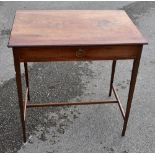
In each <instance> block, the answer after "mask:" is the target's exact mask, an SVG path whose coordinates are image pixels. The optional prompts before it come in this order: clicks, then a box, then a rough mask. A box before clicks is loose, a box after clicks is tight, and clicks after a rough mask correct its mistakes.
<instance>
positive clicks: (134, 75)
mask: <svg viewBox="0 0 155 155" xmlns="http://www.w3.org/2000/svg"><path fill="white" fill-rule="evenodd" d="M141 52H142V47H141V49H139V55H138V56H137V58H136V59H134V61H133V67H132V74H131V81H130V88H129V94H128V101H127V107H126V113H125V120H124V126H123V130H122V136H124V135H125V131H126V127H127V123H128V119H129V114H130V109H131V103H132V98H133V94H134V89H135V84H136V79H137V74H138V68H139V63H140V58H141Z"/></svg>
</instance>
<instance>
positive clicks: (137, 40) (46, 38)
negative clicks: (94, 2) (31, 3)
mask: <svg viewBox="0 0 155 155" xmlns="http://www.w3.org/2000/svg"><path fill="white" fill-rule="evenodd" d="M146 43H147V41H146V40H145V38H144V37H143V35H142V34H141V33H140V32H139V30H138V29H137V28H136V26H135V25H134V24H133V22H132V21H131V20H130V18H129V17H128V15H127V14H126V13H125V11H123V10H19V11H17V12H16V15H15V19H14V23H13V27H12V31H11V35H10V39H9V44H8V46H9V47H31V46H74V45H76V46H77V45H82V46H83V45H122V44H123V45H124V44H146Z"/></svg>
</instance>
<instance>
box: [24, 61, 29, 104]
mask: <svg viewBox="0 0 155 155" xmlns="http://www.w3.org/2000/svg"><path fill="white" fill-rule="evenodd" d="M24 68H25V80H26V86H27V88H28V89H29V90H30V88H29V77H28V68H27V62H24ZM28 100H29V101H30V92H29V91H28Z"/></svg>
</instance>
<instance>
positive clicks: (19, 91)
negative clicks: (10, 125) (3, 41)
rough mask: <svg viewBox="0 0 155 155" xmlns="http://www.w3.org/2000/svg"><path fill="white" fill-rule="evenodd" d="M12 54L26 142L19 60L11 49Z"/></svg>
mask: <svg viewBox="0 0 155 155" xmlns="http://www.w3.org/2000/svg"><path fill="white" fill-rule="evenodd" d="M13 54H14V64H15V72H16V83H17V91H18V100H19V108H20V116H21V123H22V132H23V141H24V142H26V127H25V119H24V103H23V95H22V81H21V69H20V61H19V57H18V55H17V54H16V53H15V52H14V51H13Z"/></svg>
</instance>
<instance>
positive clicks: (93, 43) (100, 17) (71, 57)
mask: <svg viewBox="0 0 155 155" xmlns="http://www.w3.org/2000/svg"><path fill="white" fill-rule="evenodd" d="M144 44H147V41H146V40H145V38H144V37H143V36H142V34H141V33H140V32H139V31H138V29H137V28H136V26H135V25H134V24H133V22H132V21H131V20H130V18H129V17H128V15H127V14H126V13H125V11H123V10H113V11H112V10H104V11H102V10H100V11H97V10H19V11H17V12H16V15H15V19H14V23H13V27H12V31H11V35H10V39H9V43H8V47H11V48H12V50H13V55H14V65H15V72H16V83H17V91H18V99H19V107H20V116H21V123H22V130H23V140H24V142H26V129H25V121H26V110H27V108H31V107H44V106H65V105H86V104H105V103H108V104H110V103H116V104H118V106H119V109H120V111H121V114H122V117H123V119H124V125H123V130H122V136H124V135H125V131H126V127H127V123H128V118H129V114H130V108H131V103H132V98H133V94H134V88H135V83H136V78H137V73H138V67H139V63H140V57H141V53H142V47H143V45H144ZM124 59H131V60H133V68H132V74H131V81H130V87H129V93H128V99H127V106H126V111H125V112H124V110H123V108H122V105H121V102H120V99H119V97H118V94H117V93H116V90H115V87H114V85H113V83H114V74H115V67H116V61H117V60H124ZM88 60H94V61H97V60H112V61H113V63H112V73H111V81H110V90H109V96H111V94H112V92H113V93H114V96H115V100H110V101H109V100H108V101H97V102H92V101H90V102H82V103H44V104H41V103H34V104H32V103H31V104H30V94H29V80H28V68H27V63H28V62H45V61H46V62H47V61H88ZM21 63H24V67H25V78H26V88H27V89H26V95H25V99H23V94H22V83H21V69H20V64H21Z"/></svg>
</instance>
